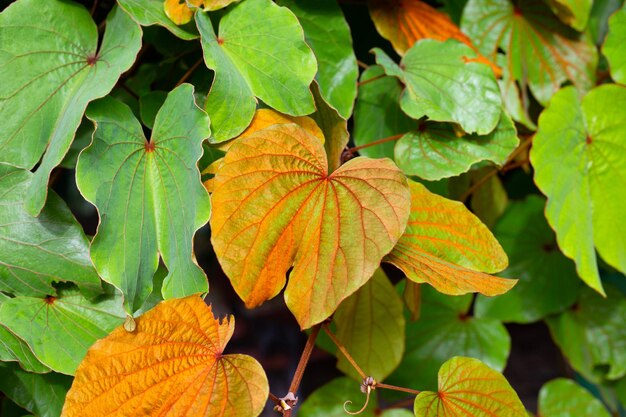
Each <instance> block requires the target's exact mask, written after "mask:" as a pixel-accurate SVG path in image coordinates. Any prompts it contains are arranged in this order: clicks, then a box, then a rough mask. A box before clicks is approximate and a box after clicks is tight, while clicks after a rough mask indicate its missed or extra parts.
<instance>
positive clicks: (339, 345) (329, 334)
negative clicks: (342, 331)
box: [322, 323, 367, 379]
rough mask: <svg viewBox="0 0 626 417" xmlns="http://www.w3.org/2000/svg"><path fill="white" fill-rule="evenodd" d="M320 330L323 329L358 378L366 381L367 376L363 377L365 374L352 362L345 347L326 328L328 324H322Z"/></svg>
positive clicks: (352, 359)
mask: <svg viewBox="0 0 626 417" xmlns="http://www.w3.org/2000/svg"><path fill="white" fill-rule="evenodd" d="M322 328H323V329H324V331H325V332H326V334H327V335H328V337H330V340H332V342H333V343H334V344H335V346H337V349H339V351H340V352H341V353H342V354H343V356H345V358H346V359H347V360H348V362H350V365H352V367H353V368H354V369H355V370H356V371H357V373H358V374H359V376H360V377H361V378H363V379H366V378H367V375H365V372H363V370H362V369H361V367H360V366H359V365H358V364H357V363H356V361H355V360H354V358H353V357H352V355H350V353H349V352H348V350H347V349H346V347H345V346H344V345H343V344H342V343H341V342H340V341H339V339H337V336H335V335H334V334H333V332H331V331H330V329H329V328H328V324H326V323H324V324H322Z"/></svg>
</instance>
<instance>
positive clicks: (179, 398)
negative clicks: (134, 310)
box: [62, 296, 269, 417]
mask: <svg viewBox="0 0 626 417" xmlns="http://www.w3.org/2000/svg"><path fill="white" fill-rule="evenodd" d="M234 328H235V322H234V319H233V318H232V317H230V318H228V319H225V320H222V321H220V320H217V319H215V318H214V317H213V313H212V312H211V308H210V307H209V306H207V305H206V304H205V303H204V301H203V300H202V299H201V298H200V297H198V296H190V297H186V298H180V299H170V300H167V301H163V302H162V303H160V304H159V305H157V306H156V307H155V308H154V309H152V310H150V311H148V312H147V313H145V314H144V315H143V316H141V317H139V318H137V319H135V329H134V330H133V331H132V332H129V331H127V330H125V329H124V327H123V326H120V327H118V328H117V329H115V330H114V331H113V332H112V333H111V334H110V335H109V336H107V337H105V338H104V339H101V340H99V341H98V342H96V343H95V344H94V345H93V346H92V347H91V348H90V349H89V352H88V353H87V356H86V358H85V359H84V360H83V362H82V363H81V365H80V366H79V368H78V371H77V372H76V378H75V379H74V383H73V385H72V388H71V389H70V391H69V393H68V394H67V399H66V401H65V406H64V408H63V413H62V416H65V417H73V416H81V417H85V416H89V417H99V416H120V417H121V416H124V417H135V416H136V417H139V416H142V417H143V416H176V417H182V416H190V417H191V416H194V417H196V416H206V417H221V416H229V417H255V416H258V415H259V414H260V413H261V411H262V410H263V407H264V405H265V402H266V400H267V396H268V391H269V389H268V384H267V378H266V376H265V373H264V371H263V368H261V365H259V363H258V362H257V361H256V360H254V359H253V358H251V357H250V356H247V355H237V354H231V355H224V354H223V351H224V348H225V347H226V344H227V343H228V341H229V339H230V337H231V336H232V334H233V330H234Z"/></svg>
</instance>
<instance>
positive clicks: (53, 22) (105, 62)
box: [0, 0, 141, 215]
mask: <svg viewBox="0 0 626 417" xmlns="http://www.w3.org/2000/svg"><path fill="white" fill-rule="evenodd" d="M140 46H141V29H140V28H139V26H138V25H137V24H135V23H134V22H133V21H132V19H131V18H130V17H129V16H128V15H126V13H124V11H122V10H119V9H118V8H114V9H113V11H112V12H111V13H110V14H109V17H108V18H107V24H106V31H105V34H104V38H103V40H102V45H101V46H100V48H98V33H97V28H96V24H95V23H94V22H93V20H92V19H91V16H90V15H89V13H88V12H87V10H85V8H84V7H83V6H80V5H78V4H76V3H72V2H65V1H60V0H50V1H44V2H41V1H38V0H19V1H17V2H15V3H13V4H11V6H9V7H7V8H6V9H5V10H4V11H3V12H2V13H1V14H0V51H2V53H1V54H0V79H2V80H11V82H4V81H3V82H2V84H0V120H2V123H3V124H2V126H3V135H2V137H1V138H0V163H8V164H11V165H15V166H18V167H22V168H25V169H29V170H30V169H32V168H33V167H35V165H36V164H37V163H38V162H39V161H40V158H42V155H43V159H41V162H40V163H39V166H38V168H37V170H36V171H35V175H34V177H33V179H32V180H31V185H30V186H29V189H28V191H27V195H26V201H25V207H26V210H27V211H28V212H29V213H30V214H32V215H37V214H39V212H40V211H41V209H42V208H43V206H44V204H45V200H46V194H47V190H48V188H47V185H48V179H49V177H50V172H51V171H52V169H53V168H54V167H55V166H57V165H58V164H59V163H60V162H61V161H62V160H63V157H64V156H65V154H66V153H67V151H68V150H69V148H70V145H71V143H72V139H73V138H74V134H75V133H76V129H78V125H79V124H80V121H81V118H82V116H83V113H84V112H85V108H86V107H87V104H88V103H89V102H90V101H92V100H94V99H97V98H99V97H103V96H105V95H106V94H108V93H109V92H110V91H111V89H112V88H113V86H114V85H115V83H116V82H117V80H118V78H119V76H120V75H121V74H122V73H123V72H124V71H126V70H127V69H129V68H130V66H131V65H132V63H133V62H134V60H135V56H136V55H137V52H138V51H139V48H140Z"/></svg>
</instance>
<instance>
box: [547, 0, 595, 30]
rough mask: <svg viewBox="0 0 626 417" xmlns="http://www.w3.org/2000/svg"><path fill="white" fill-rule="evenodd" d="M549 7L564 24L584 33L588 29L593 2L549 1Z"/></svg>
mask: <svg viewBox="0 0 626 417" xmlns="http://www.w3.org/2000/svg"><path fill="white" fill-rule="evenodd" d="M548 5H549V6H550V8H551V9H552V11H553V12H554V13H555V14H556V15H557V16H558V18H559V19H561V21H562V22H563V23H565V24H566V25H568V26H571V27H573V28H574V29H576V30H577V31H579V32H582V31H583V30H585V28H586V27H587V21H588V20H589V14H590V13H591V6H593V0H548Z"/></svg>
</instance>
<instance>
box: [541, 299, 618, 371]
mask: <svg viewBox="0 0 626 417" xmlns="http://www.w3.org/2000/svg"><path fill="white" fill-rule="evenodd" d="M608 290H609V291H607V295H608V297H607V298H603V297H601V296H600V295H598V294H596V293H594V292H593V291H591V290H589V289H588V288H586V287H583V290H582V292H581V294H580V297H579V299H578V302H577V303H576V304H574V306H572V308H571V309H569V310H567V311H565V312H564V313H562V314H559V315H557V316H551V317H548V318H547V319H546V323H548V326H549V327H550V333H551V334H552V338H553V339H554V341H555V342H556V344H557V345H558V346H559V347H560V348H561V351H562V352H563V354H564V355H565V357H566V358H567V360H568V361H569V363H570V365H571V366H572V368H574V369H575V370H576V371H577V372H579V373H581V374H582V375H583V376H584V377H585V378H586V379H588V380H590V381H593V382H601V381H602V380H604V379H610V380H615V379H619V378H622V377H624V376H626V328H625V327H624V322H626V298H624V295H623V294H622V293H621V292H619V291H617V290H615V289H613V288H612V287H608Z"/></svg>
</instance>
